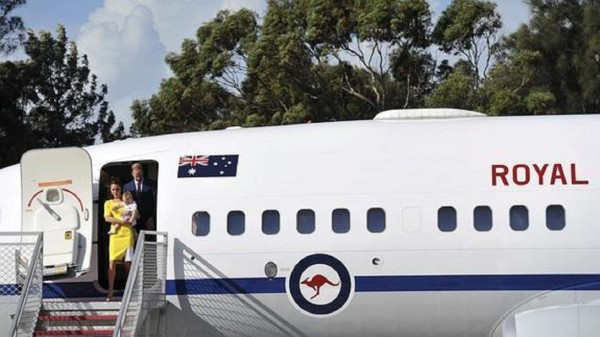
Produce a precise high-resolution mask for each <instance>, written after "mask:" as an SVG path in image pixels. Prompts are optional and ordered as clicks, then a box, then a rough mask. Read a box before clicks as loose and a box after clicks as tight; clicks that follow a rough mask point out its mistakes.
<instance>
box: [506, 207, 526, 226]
mask: <svg viewBox="0 0 600 337" xmlns="http://www.w3.org/2000/svg"><path fill="white" fill-rule="evenodd" d="M528 227H529V210H528V209H527V207H525V206H513V207H511V208H510V228H512V229H513V230H515V231H524V230H526V229H527V228H528Z"/></svg>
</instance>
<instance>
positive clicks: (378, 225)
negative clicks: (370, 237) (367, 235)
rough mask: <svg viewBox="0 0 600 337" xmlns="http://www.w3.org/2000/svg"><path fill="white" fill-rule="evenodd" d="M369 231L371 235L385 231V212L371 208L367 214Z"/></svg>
mask: <svg viewBox="0 0 600 337" xmlns="http://www.w3.org/2000/svg"><path fill="white" fill-rule="evenodd" d="M367 229H368V230H369V232H371V233H381V232H383V231H384V230H385V211H384V210H383V209H382V208H371V209H370V210H369V211H368V212H367Z"/></svg>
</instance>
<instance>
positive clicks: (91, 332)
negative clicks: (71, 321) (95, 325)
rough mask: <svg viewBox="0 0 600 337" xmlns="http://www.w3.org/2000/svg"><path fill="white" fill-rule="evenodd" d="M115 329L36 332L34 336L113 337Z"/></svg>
mask: <svg viewBox="0 0 600 337" xmlns="http://www.w3.org/2000/svg"><path fill="white" fill-rule="evenodd" d="M113 332H114V330H113V329H104V330H92V329H71V330H36V331H34V332H33V335H34V336H112V335H113Z"/></svg>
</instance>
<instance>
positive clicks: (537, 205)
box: [0, 109, 600, 337]
mask: <svg viewBox="0 0 600 337" xmlns="http://www.w3.org/2000/svg"><path fill="white" fill-rule="evenodd" d="M598 130H600V116H599V115H563V116H514V117H488V116H486V115H483V114H480V113H477V112H472V111H465V110H456V109H414V110H390V111H384V112H381V113H379V114H378V115H377V116H376V117H375V118H374V119H373V120H364V121H347V122H329V123H308V124H300V125H287V126H276V127H258V128H230V129H226V130H221V131H207V132H194V133H183V134H172V135H162V136H156V137H143V138H137V139H127V140H122V141H116V142H112V143H107V144H99V145H93V146H89V147H85V148H61V149H44V150H32V151H30V152H27V153H26V154H25V155H24V156H23V159H22V161H21V164H20V165H15V166H11V167H8V168H5V169H2V170H0V186H2V188H1V189H0V231H2V232H7V231H10V232H15V231H22V232H32V231H42V232H44V250H43V254H44V274H45V275H46V276H47V278H46V280H45V282H44V283H45V284H44V290H45V292H44V296H45V297H46V298H54V299H58V300H64V301H69V300H74V299H78V300H79V301H83V303H85V302H86V301H89V302H91V301H97V300H100V301H101V300H103V297H104V296H106V282H107V281H106V278H107V276H106V268H107V261H106V260H107V256H106V255H107V254H106V250H107V240H108V235H106V232H107V231H108V224H106V222H105V221H104V218H103V212H102V209H103V203H104V201H105V200H106V199H107V198H108V192H107V191H106V185H107V181H108V179H109V177H111V176H116V177H119V178H120V179H121V181H122V182H123V183H124V182H126V181H128V180H130V179H131V176H130V167H131V165H132V164H133V163H135V162H140V163H142V165H143V167H144V172H145V175H146V177H148V178H149V179H152V180H155V181H156V183H157V188H156V203H157V205H156V217H157V219H156V224H157V229H156V230H157V231H158V232H166V233H168V253H167V260H166V263H167V283H166V299H167V302H168V305H167V306H166V308H165V309H164V310H162V311H161V312H160V314H158V315H157V316H155V321H156V322H158V323H157V324H158V325H160V335H164V336H241V335H243V336H430V337H437V336H439V337H442V336H443V337H452V336H461V337H466V336H472V337H475V336H489V337H529V336H555V337H563V336H564V337H566V336H569V337H570V336H599V335H600V319H599V317H600V258H599V257H600V207H599V206H600V169H599V167H600V132H598ZM19 196H20V197H19ZM57 217H58V218H60V220H58V219H57ZM64 219H67V220H68V221H63V220H64ZM67 233H69V234H67ZM121 274H123V273H122V271H121ZM124 281H125V279H123V277H122V276H121V280H120V281H119V282H121V285H122V283H123V282H124ZM0 297H1V296H0ZM2 308H3V309H0V312H2V313H3V314H4V315H3V316H9V315H11V314H12V313H13V312H14V310H13V309H12V307H10V306H4V307H2ZM11 310H13V311H12V312H11Z"/></svg>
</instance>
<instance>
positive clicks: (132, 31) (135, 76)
mask: <svg viewBox="0 0 600 337" xmlns="http://www.w3.org/2000/svg"><path fill="white" fill-rule="evenodd" d="M265 6H266V1H264V0H249V1H236V0H224V1H213V0H170V1H165V0H105V1H104V4H103V6H102V7H101V8H98V9H97V10H95V11H94V12H92V13H91V14H90V16H89V18H88V20H87V22H86V23H85V24H84V25H83V26H82V27H81V28H80V31H79V34H78V39H77V44H78V46H79V48H80V49H81V51H82V52H84V53H86V54H87V55H88V58H89V60H90V68H91V69H92V72H93V73H95V74H96V75H98V80H99V81H100V83H105V84H107V85H108V90H109V95H108V97H107V99H108V101H109V102H110V105H111V109H113V111H114V112H115V115H116V116H117V119H119V120H121V121H123V122H124V123H125V124H126V126H129V125H130V124H131V122H132V117H131V112H130V110H129V107H130V105H131V103H132V102H133V100H135V99H147V98H149V97H150V96H151V95H152V94H154V93H156V92H158V88H159V86H160V82H161V80H162V79H164V78H167V77H168V76H170V72H169V69H168V67H167V65H166V64H165V62H164V59H165V56H166V55H167V53H168V52H178V51H179V48H180V46H181V43H182V42H183V39H184V38H194V36H195V32H196V30H197V29H198V27H200V26H201V25H202V24H204V23H206V22H208V21H210V20H211V19H212V18H213V17H214V16H215V15H216V13H217V12H218V11H219V10H221V9H233V10H237V9H240V8H241V7H246V8H250V9H253V10H255V11H258V12H259V13H260V11H262V10H263V9H264V7H265Z"/></svg>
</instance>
